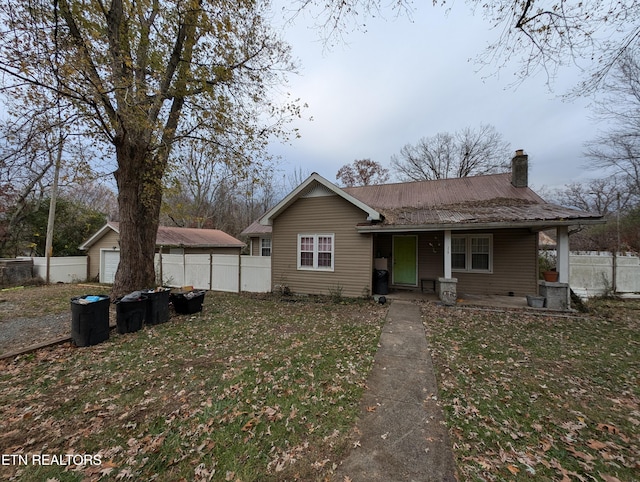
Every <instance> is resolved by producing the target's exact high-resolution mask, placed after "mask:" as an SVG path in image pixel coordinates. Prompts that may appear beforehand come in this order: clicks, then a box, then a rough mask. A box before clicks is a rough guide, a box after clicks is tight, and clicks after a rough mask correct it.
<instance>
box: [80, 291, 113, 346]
mask: <svg viewBox="0 0 640 482" xmlns="http://www.w3.org/2000/svg"><path fill="white" fill-rule="evenodd" d="M109 306H110V302H109V297H108V296H107V295H84V296H76V297H75V298H71V339H72V340H73V343H75V345H76V346H91V345H97V344H98V343H101V342H103V341H105V340H108V339H109Z"/></svg>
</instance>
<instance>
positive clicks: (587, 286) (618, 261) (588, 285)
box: [569, 251, 640, 298]
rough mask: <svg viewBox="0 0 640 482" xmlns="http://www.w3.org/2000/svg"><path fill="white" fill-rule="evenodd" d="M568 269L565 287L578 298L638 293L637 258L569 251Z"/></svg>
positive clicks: (634, 256) (624, 255) (638, 266)
mask: <svg viewBox="0 0 640 482" xmlns="http://www.w3.org/2000/svg"><path fill="white" fill-rule="evenodd" d="M569 266H570V272H569V284H570V285H571V288H572V289H573V291H574V292H575V293H576V294H577V295H579V296H581V297H584V298H588V297H591V296H600V295H604V294H613V293H617V294H625V293H640V258H638V256H637V255H632V254H618V255H617V256H614V255H613V253H608V252H595V251H591V252H572V253H571V254H570V256H569Z"/></svg>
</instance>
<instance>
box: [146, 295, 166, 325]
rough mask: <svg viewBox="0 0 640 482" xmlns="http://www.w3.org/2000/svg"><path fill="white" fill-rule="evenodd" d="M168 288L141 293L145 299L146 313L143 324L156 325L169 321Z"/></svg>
mask: <svg viewBox="0 0 640 482" xmlns="http://www.w3.org/2000/svg"><path fill="white" fill-rule="evenodd" d="M170 292H171V290H170V289H169V288H158V289H155V290H145V291H143V292H142V294H143V295H145V296H146V297H147V312H146V314H145V318H144V322H145V323H146V324H147V325H158V324H160V323H166V322H167V321H169V293H170Z"/></svg>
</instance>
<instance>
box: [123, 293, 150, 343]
mask: <svg viewBox="0 0 640 482" xmlns="http://www.w3.org/2000/svg"><path fill="white" fill-rule="evenodd" d="M115 304H116V325H117V330H118V333H120V334H121V335H122V334H124V333H133V332H134V331H138V330H140V329H142V324H143V323H144V317H145V315H146V313H147V296H146V295H143V294H142V292H141V291H134V292H133V293H129V294H128V295H126V296H123V297H121V298H118V299H117V300H116V301H115Z"/></svg>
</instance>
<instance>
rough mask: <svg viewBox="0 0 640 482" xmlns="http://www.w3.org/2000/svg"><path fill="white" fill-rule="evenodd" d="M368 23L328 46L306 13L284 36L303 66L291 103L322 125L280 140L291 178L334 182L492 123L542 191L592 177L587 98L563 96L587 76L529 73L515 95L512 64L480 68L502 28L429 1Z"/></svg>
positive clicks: (307, 125) (305, 125)
mask: <svg viewBox="0 0 640 482" xmlns="http://www.w3.org/2000/svg"><path fill="white" fill-rule="evenodd" d="M388 17H389V18H387V19H367V21H366V24H367V27H366V32H352V33H348V34H347V35H346V36H345V40H346V43H345V44H343V45H338V46H337V47H334V48H333V49H332V50H330V51H326V49H325V48H324V45H323V43H322V42H321V41H320V40H319V33H318V31H316V30H312V29H311V28H309V27H310V25H311V24H312V20H311V19H310V18H309V16H308V15H306V16H305V17H303V18H299V19H298V20H297V21H296V24H295V25H294V26H292V27H291V26H290V27H287V28H285V30H284V36H285V38H286V40H287V41H288V42H289V43H290V44H291V45H292V47H293V54H294V56H295V57H297V58H298V59H299V61H300V64H301V68H300V70H301V74H300V75H298V76H293V77H292V78H291V83H290V89H289V91H290V92H291V94H292V96H293V97H300V98H301V99H302V100H303V101H304V102H306V103H308V104H309V107H308V109H307V110H306V111H305V113H306V116H307V117H313V120H312V121H310V122H308V121H301V122H297V123H296V126H297V127H299V128H300V131H301V134H302V138H301V139H298V140H295V141H293V143H292V145H291V146H282V145H274V146H273V147H272V153H274V154H277V155H280V156H282V164H281V167H282V169H283V170H284V171H286V172H290V171H293V170H298V169H299V170H301V171H302V172H303V173H304V174H307V173H311V172H318V173H319V174H320V175H322V176H324V177H326V178H327V179H329V180H330V181H335V175H336V172H337V171H338V169H339V168H340V167H341V166H343V165H345V164H348V163H351V162H353V161H354V160H356V159H363V158H370V159H372V160H375V161H377V162H379V163H381V164H382V165H383V166H385V167H390V157H391V156H392V155H393V154H397V153H398V152H399V151H400V149H401V148H402V147H403V146H404V145H406V144H407V143H411V144H415V143H416V142H417V141H418V140H419V139H420V138H421V137H429V136H433V135H435V134H437V133H438V132H450V133H453V132H455V131H458V130H461V129H463V128H465V127H472V128H476V127H479V126H480V124H482V123H485V124H491V125H493V126H494V127H495V128H496V130H497V131H498V132H499V133H501V134H502V135H503V138H504V140H505V141H506V142H508V143H509V144H510V145H511V147H512V149H513V150H514V151H515V150H516V149H524V150H525V152H526V153H527V154H528V155H529V162H530V171H529V182H530V185H532V187H534V188H536V189H540V188H542V187H543V186H544V187H547V188H554V187H561V186H562V185H564V184H566V183H569V182H572V181H582V180H585V179H588V178H593V177H595V176H596V173H594V172H592V171H589V172H585V170H584V169H583V166H584V164H585V159H584V157H583V152H584V143H585V142H586V141H589V140H592V139H593V138H594V137H595V135H596V131H597V128H598V126H597V125H596V124H595V122H594V121H593V119H592V118H591V111H590V110H589V108H588V105H589V102H588V100H586V99H583V100H578V101H576V100H573V101H571V102H567V101H563V100H562V99H561V98H560V96H561V94H564V93H566V92H567V90H568V89H569V88H570V87H571V86H573V85H574V84H575V83H576V82H577V80H578V77H577V75H576V73H575V72H571V71H565V72H564V73H563V76H562V77H561V78H560V79H558V81H557V82H556V83H554V84H553V88H554V92H550V91H549V88H548V87H547V86H546V85H545V77H544V76H542V75H539V76H537V77H535V78H530V79H528V80H527V81H525V82H524V83H523V84H520V85H519V86H518V87H517V88H514V87H512V86H511V84H512V83H513V81H514V80H515V78H514V76H513V70H514V69H515V68H516V65H515V62H514V63H513V64H510V67H511V69H510V70H505V71H503V72H500V74H499V76H491V77H489V78H486V77H487V76H488V75H489V74H492V73H495V72H496V68H495V67H494V66H492V67H490V68H488V69H485V70H484V71H481V72H478V69H479V65H478V64H477V63H476V62H475V61H474V60H475V59H477V57H478V55H479V54H480V53H481V52H482V51H483V49H484V47H485V46H486V45H488V43H490V42H491V41H493V40H494V39H495V38H496V36H497V35H498V34H499V32H496V31H491V30H490V29H489V24H488V22H487V21H485V20H484V19H482V18H481V17H480V16H473V15H472V14H471V12H470V10H469V8H468V7H467V6H466V5H464V4H457V5H454V7H453V9H452V10H451V11H450V12H449V13H448V14H446V13H445V11H444V9H441V8H434V7H431V6H430V5H425V6H421V7H420V9H419V10H417V11H415V12H414V13H413V16H412V19H411V20H410V19H408V18H406V17H400V18H395V17H394V16H393V14H392V13H390V12H389V15H388Z"/></svg>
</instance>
